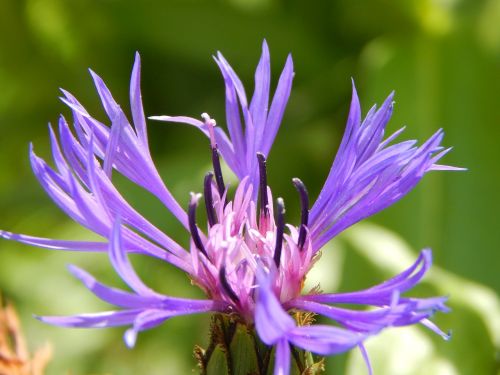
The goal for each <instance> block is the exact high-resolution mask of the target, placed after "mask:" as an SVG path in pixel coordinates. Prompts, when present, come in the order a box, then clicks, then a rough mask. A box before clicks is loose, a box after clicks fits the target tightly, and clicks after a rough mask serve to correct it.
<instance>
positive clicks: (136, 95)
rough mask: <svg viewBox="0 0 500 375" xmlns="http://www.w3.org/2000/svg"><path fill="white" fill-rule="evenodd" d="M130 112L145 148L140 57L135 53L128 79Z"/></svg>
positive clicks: (145, 133)
mask: <svg viewBox="0 0 500 375" xmlns="http://www.w3.org/2000/svg"><path fill="white" fill-rule="evenodd" d="M130 110H131V112H132V120H133V121H134V126H135V129H136V131H137V135H138V137H139V140H140V141H141V143H142V144H143V145H144V146H147V145H148V135H147V129H146V119H145V118H144V109H143V106H142V95H141V57H140V56H139V53H138V52H136V53H135V61H134V67H133V68H132V77H131V78H130Z"/></svg>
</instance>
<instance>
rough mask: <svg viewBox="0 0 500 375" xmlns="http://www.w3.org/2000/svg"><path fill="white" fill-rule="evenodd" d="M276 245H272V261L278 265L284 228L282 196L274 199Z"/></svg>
mask: <svg viewBox="0 0 500 375" xmlns="http://www.w3.org/2000/svg"><path fill="white" fill-rule="evenodd" d="M276 209H277V213H276V216H277V217H276V245H275V246H274V263H275V264H276V267H277V268H279V267H280V260H281V249H282V247H283V232H284V230H285V202H283V199H282V198H278V199H277V200H276Z"/></svg>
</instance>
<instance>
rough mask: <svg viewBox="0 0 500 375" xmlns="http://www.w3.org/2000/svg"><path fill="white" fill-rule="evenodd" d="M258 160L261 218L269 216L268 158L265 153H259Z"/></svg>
mask: <svg viewBox="0 0 500 375" xmlns="http://www.w3.org/2000/svg"><path fill="white" fill-rule="evenodd" d="M257 160H258V161H259V195H260V216H261V220H262V217H266V218H267V216H269V208H268V204H269V202H268V200H267V171H266V157H265V156H264V154H263V153H261V152H257Z"/></svg>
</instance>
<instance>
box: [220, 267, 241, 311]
mask: <svg viewBox="0 0 500 375" xmlns="http://www.w3.org/2000/svg"><path fill="white" fill-rule="evenodd" d="M219 279H220V284H221V285H222V288H223V289H224V291H225V292H226V294H227V295H228V297H229V298H231V300H232V301H233V302H235V303H238V302H240V299H239V297H238V296H237V295H236V293H235V292H234V290H233V289H232V288H231V285H229V283H228V281H227V278H226V267H225V266H222V267H221V268H220V270H219Z"/></svg>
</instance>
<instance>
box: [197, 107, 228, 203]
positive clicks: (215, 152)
mask: <svg viewBox="0 0 500 375" xmlns="http://www.w3.org/2000/svg"><path fill="white" fill-rule="evenodd" d="M201 117H202V118H203V120H204V121H205V125H206V126H207V129H208V134H209V136H210V148H211V149H212V165H213V167H214V173H215V182H216V183H217V189H218V190H219V195H220V196H221V197H222V195H223V194H224V191H225V190H226V187H225V185H224V179H223V177H222V168H221V166H220V157H219V149H218V147H217V141H216V140H215V130H214V129H215V126H216V125H217V123H216V122H215V120H214V119H212V118H210V116H209V115H208V114H206V113H202V114H201Z"/></svg>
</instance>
